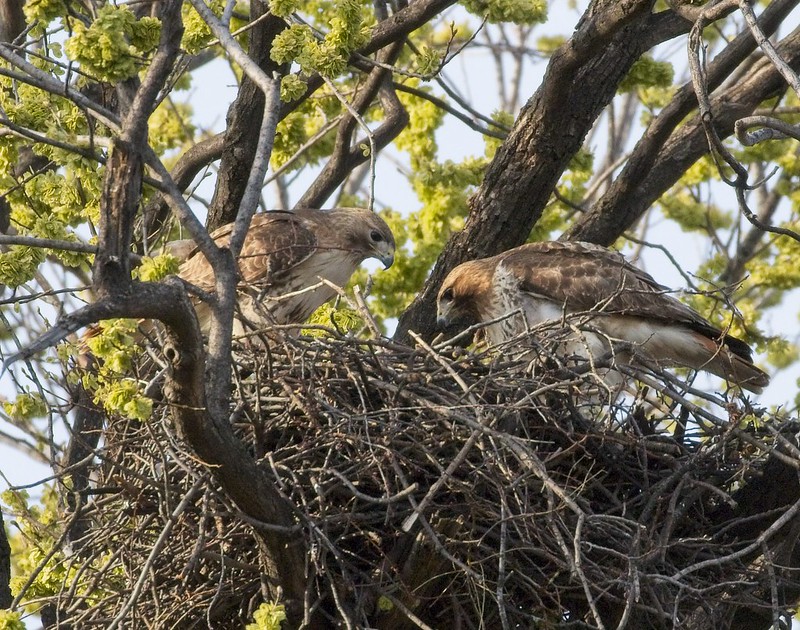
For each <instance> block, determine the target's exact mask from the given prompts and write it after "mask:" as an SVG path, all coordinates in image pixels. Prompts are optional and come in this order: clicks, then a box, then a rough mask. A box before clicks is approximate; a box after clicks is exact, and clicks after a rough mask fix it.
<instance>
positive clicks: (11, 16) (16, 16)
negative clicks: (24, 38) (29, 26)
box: [0, 0, 25, 42]
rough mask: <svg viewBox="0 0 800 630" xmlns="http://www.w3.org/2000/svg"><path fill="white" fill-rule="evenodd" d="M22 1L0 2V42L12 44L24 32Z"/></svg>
mask: <svg viewBox="0 0 800 630" xmlns="http://www.w3.org/2000/svg"><path fill="white" fill-rule="evenodd" d="M23 4H24V2H22V0H0V42H13V41H14V40H15V39H16V38H17V36H18V35H19V34H20V33H22V31H24V30H25V14H24V13H23V12H22V5H23Z"/></svg>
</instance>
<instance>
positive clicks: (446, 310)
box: [436, 258, 496, 330]
mask: <svg viewBox="0 0 800 630" xmlns="http://www.w3.org/2000/svg"><path fill="white" fill-rule="evenodd" d="M495 266H496V262H495V261H494V260H493V259H491V258H488V259H486V258H485V259H483V260H471V261H469V262H465V263H462V264H460V265H458V266H457V267H456V268H455V269H453V270H452V271H451V272H450V273H449V274H447V277H446V278H445V279H444V282H443V283H442V286H441V288H440V289H439V295H438V297H437V299H436V322H437V324H438V325H439V327H440V328H441V329H443V330H445V329H447V328H449V327H451V326H453V325H455V324H458V325H459V326H463V325H471V324H476V323H478V322H480V321H482V319H483V316H484V314H485V310H486V308H487V303H488V301H489V300H490V299H491V293H492V282H491V281H492V274H493V273H494V267H495Z"/></svg>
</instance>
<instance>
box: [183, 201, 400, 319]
mask: <svg viewBox="0 0 800 630" xmlns="http://www.w3.org/2000/svg"><path fill="white" fill-rule="evenodd" d="M232 228H233V224H229V225H225V226H223V227H221V228H219V229H218V230H216V231H215V232H213V233H212V234H211V237H212V238H213V239H214V240H215V241H216V243H217V244H218V245H222V246H225V245H227V244H228V242H229V241H230V236H231V231H232ZM394 250H395V244H394V236H393V235H392V231H391V230H390V229H389V226H388V225H386V222H385V221H384V220H383V219H381V218H380V217H379V216H378V215H377V214H375V213H374V212H371V211H369V210H364V209H361V208H336V209H334V210H315V209H305V208H304V209H299V210H294V211H292V212H284V211H273V212H266V213H263V214H257V215H255V216H254V217H253V221H252V223H251V225H250V230H249V231H248V233H247V237H246V238H245V240H244V245H243V246H242V251H241V253H240V255H239V260H238V262H239V273H240V286H239V293H240V297H239V314H240V315H241V317H242V318H244V320H245V321H246V322H249V323H250V325H252V326H253V327H255V328H259V327H263V326H266V325H270V324H294V323H302V322H304V321H305V320H306V319H308V317H309V316H310V315H311V313H313V312H314V311H315V310H316V309H317V308H318V307H319V306H321V305H322V304H324V303H325V302H327V301H328V300H330V299H331V298H332V297H334V295H335V294H336V292H335V291H334V289H332V288H331V287H329V286H328V285H325V284H322V283H321V279H324V280H328V281H329V282H331V283H333V284H334V285H336V286H340V287H341V286H344V285H345V284H347V281H348V280H349V279H350V276H351V275H353V272H354V271H355V270H356V268H357V267H358V266H359V265H360V264H361V263H362V262H363V261H364V260H366V259H367V258H377V259H378V260H380V261H381V262H382V263H383V265H384V267H385V268H387V269H388V268H389V267H390V266H391V265H392V263H393V262H394ZM178 275H179V276H180V277H181V278H183V279H184V280H186V281H187V282H190V283H191V284H193V285H195V286H197V287H198V288H200V289H202V290H204V291H207V292H211V291H213V290H214V274H213V271H212V269H211V265H210V264H209V263H208V261H207V260H206V258H205V256H203V255H202V254H201V253H199V252H198V253H195V254H194V255H193V256H190V257H189V259H188V260H187V261H186V262H184V263H183V264H182V265H181V267H180V270H179V272H178ZM196 309H197V316H198V319H199V320H200V327H201V329H202V330H203V331H204V332H207V331H208V327H209V325H210V309H209V308H208V306H207V305H205V304H203V303H199V304H197V305H196ZM238 319H240V318H239V317H237V320H238ZM236 330H237V332H241V331H242V330H243V328H242V327H241V324H237V328H236Z"/></svg>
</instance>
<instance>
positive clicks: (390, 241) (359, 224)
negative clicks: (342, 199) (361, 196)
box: [333, 208, 395, 269]
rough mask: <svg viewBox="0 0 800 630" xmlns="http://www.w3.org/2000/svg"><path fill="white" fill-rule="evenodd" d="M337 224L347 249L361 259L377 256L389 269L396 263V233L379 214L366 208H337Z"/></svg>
mask: <svg viewBox="0 0 800 630" xmlns="http://www.w3.org/2000/svg"><path fill="white" fill-rule="evenodd" d="M335 218H336V222H337V225H335V226H333V227H334V228H335V229H336V230H338V231H339V233H340V234H341V235H342V238H343V240H344V242H345V243H346V244H347V249H348V250H349V251H351V252H353V254H354V255H355V256H358V257H359V258H360V260H366V259H367V258H377V259H378V260H380V261H381V263H383V267H384V269H388V268H389V267H391V266H392V263H394V250H395V243H394V235H393V234H392V231H391V230H390V229H389V226H388V225H387V224H386V221H384V220H383V219H381V218H380V217H379V216H378V215H377V214H375V213H374V212H372V211H370V210H366V209H364V208H337V209H336V210H335Z"/></svg>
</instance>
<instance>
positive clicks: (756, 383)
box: [438, 242, 769, 392]
mask: <svg viewBox="0 0 800 630" xmlns="http://www.w3.org/2000/svg"><path fill="white" fill-rule="evenodd" d="M667 291H668V289H667V288H666V287H664V286H662V285H660V284H658V283H657V282H656V281H655V280H654V279H653V278H652V277H651V276H650V275H649V274H647V273H645V272H644V271H642V270H641V269H638V268H636V267H634V266H633V265H631V264H630V263H628V262H627V261H626V260H625V259H624V258H623V257H622V255H620V254H619V253H617V252H613V251H610V250H607V249H605V248H603V247H599V246H597V245H592V244H590V243H570V242H545V243H531V244H527V245H522V246H520V247H517V248H514V249H511V250H509V251H507V252H504V253H502V254H499V255H497V256H493V257H491V258H485V259H483V260H475V261H471V262H467V263H464V264H461V265H459V266H457V267H456V268H455V269H453V270H452V271H451V272H450V274H449V275H448V276H447V278H445V280H444V282H443V284H442V286H441V288H440V290H439V295H438V317H439V321H440V324H447V323H448V322H452V321H454V320H457V319H464V320H468V321H471V322H473V323H477V322H490V321H492V320H495V319H498V318H503V317H504V316H506V315H510V316H509V317H507V318H505V319H502V321H499V322H497V323H493V324H490V325H489V326H488V327H487V335H488V337H489V340H490V341H491V342H492V343H495V344H496V343H500V342H502V341H505V340H508V339H511V338H514V337H516V336H517V335H519V334H521V333H523V332H524V331H525V330H527V329H529V328H531V327H533V326H536V325H537V324H540V323H543V322H545V321H552V320H560V319H561V318H562V317H564V316H565V315H569V314H572V313H582V312H588V313H590V314H591V317H590V318H589V319H588V320H587V330H591V329H594V330H596V331H597V333H598V334H594V333H591V332H589V333H586V334H584V335H583V337H584V340H583V344H584V346H585V345H586V339H589V344H588V345H589V349H590V350H591V351H592V354H596V353H597V352H604V351H605V350H607V349H608V348H609V347H610V345H609V343H608V340H609V339H618V340H622V341H627V342H631V343H632V344H635V346H636V347H637V348H638V349H640V350H641V353H642V354H643V355H644V356H646V357H648V358H650V359H652V360H654V361H655V362H657V363H658V364H660V365H680V366H685V367H689V368H693V369H696V370H705V371H707V372H711V373H712V374H716V375H717V376H721V377H723V378H725V379H727V380H728V381H730V382H732V383H736V384H738V385H740V386H741V387H743V388H745V389H748V390H750V391H753V392H760V391H761V389H762V388H763V387H765V386H766V385H767V384H768V383H769V376H767V374H765V373H764V372H763V371H762V370H760V369H759V368H758V367H756V366H755V365H753V359H752V352H751V349H750V347H749V346H748V345H747V344H746V343H745V342H743V341H741V340H740V339H737V338H736V337H732V336H730V335H727V334H725V333H724V332H723V331H721V330H720V329H719V328H717V327H716V326H714V325H713V324H711V323H710V322H709V321H708V320H706V319H705V318H703V317H702V316H701V315H700V314H699V313H697V312H696V311H695V310H693V309H692V308H690V307H689V306H687V305H685V304H683V303H682V302H679V301H678V300H677V299H675V298H673V297H672V296H671V295H669V294H668V293H667ZM515 312H516V314H515V315H511V314H512V313H515ZM573 350H574V348H573Z"/></svg>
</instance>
